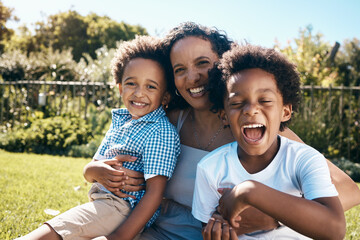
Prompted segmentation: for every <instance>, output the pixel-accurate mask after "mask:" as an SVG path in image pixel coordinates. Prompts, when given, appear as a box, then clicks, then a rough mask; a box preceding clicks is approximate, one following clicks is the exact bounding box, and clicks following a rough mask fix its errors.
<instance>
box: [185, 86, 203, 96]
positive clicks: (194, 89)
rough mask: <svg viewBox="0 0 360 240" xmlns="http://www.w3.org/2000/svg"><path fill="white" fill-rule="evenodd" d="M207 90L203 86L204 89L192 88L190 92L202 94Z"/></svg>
mask: <svg viewBox="0 0 360 240" xmlns="http://www.w3.org/2000/svg"><path fill="white" fill-rule="evenodd" d="M204 89H205V87H204V86H202V87H197V88H190V89H189V91H190V92H191V93H194V94H195V93H200V92H201V91H203V90H204Z"/></svg>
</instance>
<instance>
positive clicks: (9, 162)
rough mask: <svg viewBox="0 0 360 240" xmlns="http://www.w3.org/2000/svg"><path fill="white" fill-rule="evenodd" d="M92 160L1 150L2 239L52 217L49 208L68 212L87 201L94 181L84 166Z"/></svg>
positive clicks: (30, 229) (0, 213)
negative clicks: (84, 173) (89, 181)
mask: <svg viewBox="0 0 360 240" xmlns="http://www.w3.org/2000/svg"><path fill="white" fill-rule="evenodd" d="M89 161H90V159H84V158H70V157H57V156H49V155H36V154H22V153H8V152H5V151H2V150H0V165H1V168H0V189H1V191H0V199H1V201H0V239H13V238H15V237H19V236H20V235H24V234H26V233H28V232H30V231H32V230H34V229H35V228H37V227H38V226H40V225H41V224H42V223H43V222H44V221H46V220H48V219H51V218H52V216H51V215H48V214H46V213H45V212H44V210H45V209H53V210H59V211H60V212H64V211H66V210H67V209H69V208H71V207H74V206H76V205H79V204H82V203H85V202H87V201H88V199H87V191H88V190H89V187H90V184H87V183H86V181H85V180H84V178H83V176H82V169H83V167H84V166H85V164H86V163H87V162H89ZM78 186H80V189H79V190H78V191H75V190H74V187H78Z"/></svg>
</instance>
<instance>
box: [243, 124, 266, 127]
mask: <svg viewBox="0 0 360 240" xmlns="http://www.w3.org/2000/svg"><path fill="white" fill-rule="evenodd" d="M259 127H264V125H262V124H249V125H245V126H244V128H259Z"/></svg>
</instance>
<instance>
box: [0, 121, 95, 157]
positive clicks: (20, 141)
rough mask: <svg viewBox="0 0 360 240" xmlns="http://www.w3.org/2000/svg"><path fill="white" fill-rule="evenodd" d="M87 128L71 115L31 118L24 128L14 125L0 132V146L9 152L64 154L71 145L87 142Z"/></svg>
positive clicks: (89, 135) (88, 128)
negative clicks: (31, 120)
mask: <svg viewBox="0 0 360 240" xmlns="http://www.w3.org/2000/svg"><path fill="white" fill-rule="evenodd" d="M91 137H92V135H91V129H90V126H89V125H88V124H86V122H85V120H83V119H82V118H80V117H74V116H56V117H51V118H46V119H35V120H34V121H33V122H32V123H31V124H29V127H27V128H19V127H18V128H14V129H13V130H11V131H9V132H7V133H4V134H2V136H0V148H3V149H5V150H8V151H13V152H34V153H48V154H59V155H66V154H67V153H68V151H69V150H70V147H71V146H72V145H81V144H85V143H88V142H89V140H90V139H91Z"/></svg>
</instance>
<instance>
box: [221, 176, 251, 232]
mask: <svg viewBox="0 0 360 240" xmlns="http://www.w3.org/2000/svg"><path fill="white" fill-rule="evenodd" d="M245 191H246V183H245V182H244V183H240V184H239V185H237V186H235V187H234V188H232V189H230V188H220V189H218V192H219V193H220V194H222V196H221V198H220V200H219V206H218V207H217V209H216V210H217V211H218V212H219V213H220V214H221V215H222V216H223V217H224V219H226V220H228V221H229V223H230V225H231V226H233V227H235V228H238V227H239V226H240V225H239V221H240V220H241V217H240V213H241V212H242V211H244V210H245V209H246V208H248V207H249V205H248V204H246V202H245V199H244V194H243V193H244V192H245Z"/></svg>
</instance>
